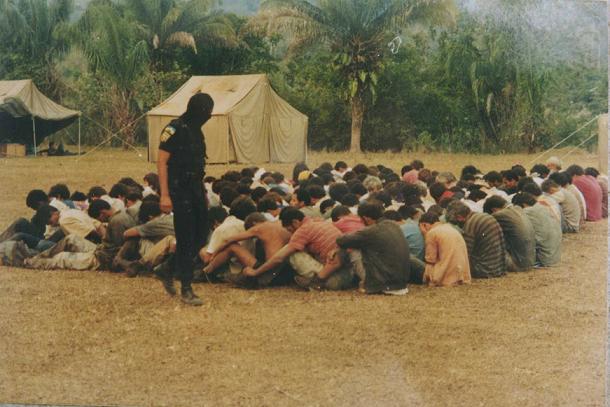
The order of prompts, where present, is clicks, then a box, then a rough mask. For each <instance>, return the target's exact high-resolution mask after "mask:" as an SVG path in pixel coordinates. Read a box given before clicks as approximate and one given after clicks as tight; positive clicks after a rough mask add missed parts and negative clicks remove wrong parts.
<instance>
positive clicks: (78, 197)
mask: <svg viewBox="0 0 610 407" xmlns="http://www.w3.org/2000/svg"><path fill="white" fill-rule="evenodd" d="M70 200H71V201H72V202H84V201H86V200H87V195H85V194H84V193H83V192H80V191H74V192H72V195H70Z"/></svg>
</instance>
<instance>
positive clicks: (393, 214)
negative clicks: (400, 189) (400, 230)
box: [383, 210, 404, 223]
mask: <svg viewBox="0 0 610 407" xmlns="http://www.w3.org/2000/svg"><path fill="white" fill-rule="evenodd" d="M383 219H387V220H391V221H394V222H397V223H402V222H403V221H404V219H403V218H402V216H401V215H400V213H399V212H398V211H395V210H389V211H385V212H384V213H383Z"/></svg>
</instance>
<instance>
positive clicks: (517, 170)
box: [510, 164, 527, 178]
mask: <svg viewBox="0 0 610 407" xmlns="http://www.w3.org/2000/svg"><path fill="white" fill-rule="evenodd" d="M510 170H511V171H512V172H513V173H514V174H515V175H516V176H517V177H519V178H521V177H525V176H527V171H525V167H524V166H522V165H521V164H515V165H513V166H512V167H511V169H510Z"/></svg>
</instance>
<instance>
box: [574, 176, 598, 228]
mask: <svg viewBox="0 0 610 407" xmlns="http://www.w3.org/2000/svg"><path fill="white" fill-rule="evenodd" d="M566 173H567V174H568V175H570V176H571V177H572V184H573V185H574V186H575V187H576V188H577V189H578V190H579V191H580V192H581V193H582V195H583V197H584V199H585V204H586V206H587V218H586V219H587V221H589V222H596V221H598V220H601V219H602V188H601V187H600V185H599V183H598V182H597V180H596V179H595V178H593V177H592V176H590V175H586V174H585V171H584V170H583V169H582V167H581V166H579V165H571V166H569V167H568V168H567V169H566Z"/></svg>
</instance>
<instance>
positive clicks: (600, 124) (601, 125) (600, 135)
mask: <svg viewBox="0 0 610 407" xmlns="http://www.w3.org/2000/svg"><path fill="white" fill-rule="evenodd" d="M597 129H598V130H597V140H598V141H597V143H598V144H597V153H598V155H599V171H600V172H602V173H603V174H608V158H609V157H608V113H606V114H602V115H600V116H599V118H598V119H597Z"/></svg>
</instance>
